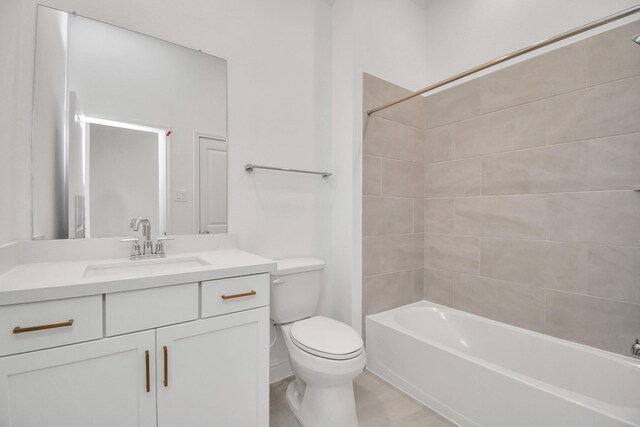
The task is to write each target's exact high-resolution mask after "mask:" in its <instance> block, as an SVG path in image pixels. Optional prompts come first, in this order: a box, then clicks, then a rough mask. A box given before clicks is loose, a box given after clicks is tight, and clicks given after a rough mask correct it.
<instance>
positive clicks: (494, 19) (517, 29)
mask: <svg viewBox="0 0 640 427" xmlns="http://www.w3.org/2000/svg"><path fill="white" fill-rule="evenodd" d="M427 1H428V5H427V25H426V29H427V32H426V53H427V67H426V75H425V76H424V84H423V85H422V86H427V85H428V84H431V83H435V82H436V81H440V80H442V79H445V78H447V77H449V76H452V75H454V74H457V73H459V72H462V71H465V70H466V69H468V68H471V67H474V66H476V65H479V64H481V63H483V62H486V61H489V60H492V59H495V58H498V57H500V56H502V55H504V54H507V53H510V52H512V51H515V50H517V49H520V48H523V47H525V46H528V45H530V44H533V43H535V42H538V41H541V40H544V39H546V38H549V37H552V36H555V35H557V34H560V33H563V32H565V31H568V30H571V29H573V28H575V27H579V26H581V25H584V24H587V23H589V22H591V21H595V20H597V19H600V18H603V17H605V16H607V15H610V14H612V13H615V12H618V11H621V10H623V9H626V8H628V7H631V6H634V5H635V4H637V0H607V1H602V0H562V1H558V0H535V1H534V0H529V1H509V0H484V1H481V2H480V1H468V0H448V1H442V0H427ZM636 19H637V18H636ZM616 25H619V24H616ZM554 47H555V46H554Z"/></svg>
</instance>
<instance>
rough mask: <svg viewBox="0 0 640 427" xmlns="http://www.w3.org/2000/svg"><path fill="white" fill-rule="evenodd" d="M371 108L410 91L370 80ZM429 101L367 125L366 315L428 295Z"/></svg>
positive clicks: (417, 101) (393, 111)
mask: <svg viewBox="0 0 640 427" xmlns="http://www.w3.org/2000/svg"><path fill="white" fill-rule="evenodd" d="M363 93H364V97H365V108H370V107H375V106H377V105H378V104H382V103H383V102H386V101H389V100H391V99H393V98H396V97H400V96H403V95H405V94H407V93H409V91H407V90H404V89H402V88H400V87H398V86H395V85H392V84H390V83H388V82H385V81H384V80H381V79H378V78H375V77H373V76H370V75H365V76H364V88H363ZM424 102H425V101H424V98H423V97H419V98H416V99H414V100H412V101H409V102H407V103H404V104H403V105H399V106H397V107H392V108H390V109H388V110H385V111H382V112H379V113H376V114H375V115H373V116H367V115H366V114H365V115H364V120H363V126H364V129H363V177H362V178H363V200H362V211H363V212H362V216H363V219H362V223H363V225H362V227H363V230H362V231H363V238H362V275H363V277H364V279H363V288H362V292H363V294H362V309H363V312H362V315H363V319H364V316H366V315H367V314H371V313H376V312H379V311H383V310H388V309H391V308H395V307H398V306H401V305H405V304H408V303H410V302H413V301H417V300H420V299H422V298H423V295H424V271H423V270H424V268H423V266H424V235H423V234H422V233H423V231H424V153H425V134H424V130H423V129H424V121H425V119H424Z"/></svg>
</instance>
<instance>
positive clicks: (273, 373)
mask: <svg viewBox="0 0 640 427" xmlns="http://www.w3.org/2000/svg"><path fill="white" fill-rule="evenodd" d="M291 375H293V371H292V370H291V364H290V363H289V360H288V359H287V360H281V361H277V362H275V363H272V364H271V366H269V383H270V384H272V383H275V382H276V381H280V380H282V379H285V378H287V377H290V376H291Z"/></svg>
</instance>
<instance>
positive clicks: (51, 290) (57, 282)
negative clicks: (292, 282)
mask: <svg viewBox="0 0 640 427" xmlns="http://www.w3.org/2000/svg"><path fill="white" fill-rule="evenodd" d="M181 260H187V261H188V260H198V261H200V260H201V261H204V263H205V265H195V266H194V265H185V266H184V267H182V266H180V265H179V264H174V266H175V265H177V266H176V267H174V268H171V269H167V268H163V267H162V266H163V265H164V264H171V263H172V262H175V263H178V262H180V261H181ZM145 263H146V264H158V268H157V269H155V268H152V269H146V271H133V272H132V271H127V272H125V271H118V272H115V273H113V274H110V273H104V272H102V273H100V274H97V275H95V276H87V272H88V271H89V270H90V269H94V270H103V269H104V267H108V266H110V265H117V266H133V267H136V266H142V265H144V264H145ZM191 264H196V263H191ZM275 269H276V263H275V262H274V261H273V260H270V259H268V258H264V257H261V256H258V255H254V254H251V253H249V252H245V251H242V250H239V249H222V250H212V251H199V252H182V253H178V254H174V255H167V257H166V258H162V259H160V260H158V259H156V260H137V261H130V260H129V259H128V258H110V259H99V260H96V259H93V260H82V261H62V262H37V263H28V264H19V265H17V266H15V267H14V268H12V269H10V270H9V271H7V272H5V273H4V274H2V275H0V306H2V305H9V304H20V303H26V302H35V301H45V300H52V299H61V298H73V297H80V296H86V295H97V294H106V293H113V292H123V291H132V290H137V289H145V288H153V287H159V286H167V285H173V284H178V283H191V282H199V281H204V280H213V279H220V278H224V277H233V276H244V275H250V274H260V273H270V272H273V271H275Z"/></svg>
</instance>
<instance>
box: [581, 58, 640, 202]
mask: <svg viewBox="0 0 640 427" xmlns="http://www.w3.org/2000/svg"><path fill="white" fill-rule="evenodd" d="M639 57H640V55H639ZM634 185H640V133H632V134H629V135H621V136H612V137H609V138H600V139H593V140H591V141H589V188H590V189H591V190H610V189H621V188H631V187H633V186H634Z"/></svg>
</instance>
